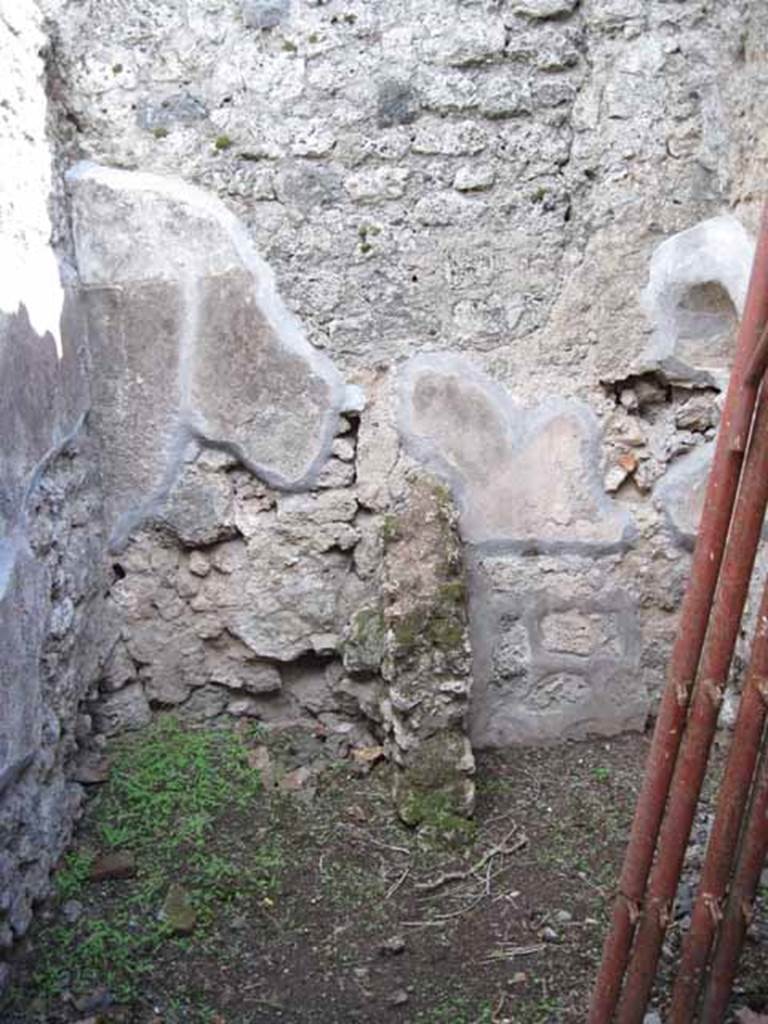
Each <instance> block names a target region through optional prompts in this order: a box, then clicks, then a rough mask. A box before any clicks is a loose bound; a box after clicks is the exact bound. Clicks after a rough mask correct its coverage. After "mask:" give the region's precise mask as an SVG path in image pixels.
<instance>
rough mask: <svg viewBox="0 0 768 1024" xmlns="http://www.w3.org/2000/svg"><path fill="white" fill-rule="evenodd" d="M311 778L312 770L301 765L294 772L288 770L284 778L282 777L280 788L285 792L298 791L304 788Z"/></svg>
mask: <svg viewBox="0 0 768 1024" xmlns="http://www.w3.org/2000/svg"><path fill="white" fill-rule="evenodd" d="M311 778H312V772H311V770H310V769H309V768H307V767H305V766H304V765H301V766H299V767H298V768H294V770H293V771H292V772H287V773H286V774H285V775H284V776H283V777H282V779H280V782H279V783H278V789H280V790H281V791H282V792H283V793H296V792H298V791H299V790H301V789H303V788H304V787H305V786H306V784H307V782H308V781H309V780H310V779H311Z"/></svg>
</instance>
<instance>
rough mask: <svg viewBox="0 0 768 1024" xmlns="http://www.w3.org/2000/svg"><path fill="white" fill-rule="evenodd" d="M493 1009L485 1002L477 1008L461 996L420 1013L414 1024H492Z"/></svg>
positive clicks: (446, 1000) (443, 1001)
mask: <svg viewBox="0 0 768 1024" xmlns="http://www.w3.org/2000/svg"><path fill="white" fill-rule="evenodd" d="M492 1021H493V1008H492V1007H491V1004H490V1003H489V1002H487V1001H484V1002H483V1003H481V1005H480V1006H477V1005H475V1004H473V1003H472V1002H470V1000H468V999H465V998H464V997H463V996H453V997H451V998H449V999H444V1000H442V1001H441V1002H440V1003H438V1004H437V1006H434V1007H432V1008H431V1009H429V1010H426V1011H424V1012H423V1013H420V1014H419V1015H418V1016H417V1017H416V1019H415V1020H414V1024H492Z"/></svg>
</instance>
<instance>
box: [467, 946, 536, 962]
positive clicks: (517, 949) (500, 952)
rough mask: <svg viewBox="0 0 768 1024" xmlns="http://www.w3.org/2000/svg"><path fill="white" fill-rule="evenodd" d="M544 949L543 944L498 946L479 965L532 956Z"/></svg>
mask: <svg viewBox="0 0 768 1024" xmlns="http://www.w3.org/2000/svg"><path fill="white" fill-rule="evenodd" d="M546 948H547V947H546V945H545V944H544V943H543V942H538V943H536V944H535V945H533V946H506V947H504V946H500V947H499V948H498V949H497V950H496V951H495V952H493V953H489V954H488V956H486V957H484V958H483V959H482V960H481V961H480V963H481V964H493V963H496V962H497V961H498V960H514V959H515V957H518V956H533V954H534V953H541V951H542V950H543V949H546Z"/></svg>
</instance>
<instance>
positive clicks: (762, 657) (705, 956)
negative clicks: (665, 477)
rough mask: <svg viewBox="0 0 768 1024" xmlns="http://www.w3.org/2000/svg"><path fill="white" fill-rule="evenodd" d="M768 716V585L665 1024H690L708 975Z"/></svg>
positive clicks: (761, 606) (759, 613) (764, 593)
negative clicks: (767, 714)
mask: <svg viewBox="0 0 768 1024" xmlns="http://www.w3.org/2000/svg"><path fill="white" fill-rule="evenodd" d="M767 711H768V585H766V587H765V589H764V591H763V599H762V602H761V604H760V611H759V612H758V617H757V628H756V631H755V639H754V641H753V644H752V655H751V658H750V663H749V672H748V675H747V681H746V683H745V685H744V690H743V692H742V695H741V700H740V702H739V712H738V715H737V718H736V724H735V726H734V730H733V736H732V738H731V745H730V750H729V752H728V761H727V764H726V767H725V774H724V776H723V781H722V783H721V785H720V791H719V794H718V800H717V812H716V814H715V821H714V824H713V826H712V834H711V835H710V838H709V843H708V845H707V853H706V856H705V859H704V865H703V867H702V871H701V881H700V883H699V890H698V893H697V896H696V902H695V904H694V908H693V914H692V915H691V925H690V928H689V930H688V934H687V935H686V937H685V941H684V943H683V950H682V955H681V960H680V967H679V968H678V973H677V977H676V979H675V984H674V987H673V990H672V1001H671V1004H670V1008H669V1012H668V1014H667V1024H690V1022H691V1021H692V1020H693V1018H694V1015H695V1012H696V1003H697V997H698V994H699V990H700V988H701V984H702V980H703V978H704V973H705V970H706V966H707V962H708V960H709V954H710V951H711V949H712V943H713V941H714V939H715V934H716V932H717V928H718V925H719V923H720V919H721V916H722V910H723V899H724V897H725V893H726V889H727V887H728V882H729V880H730V875H731V869H732V867H733V862H734V859H735V855H736V849H737V847H738V842H739V834H740V830H741V825H742V819H743V817H744V813H745V810H746V807H747V803H748V800H749V792H750V788H751V786H752V779H753V777H754V775H755V766H756V764H757V763H758V761H759V759H760V740H761V737H762V735H763V728H764V725H765V719H766V712H767Z"/></svg>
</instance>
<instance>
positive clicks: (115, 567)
mask: <svg viewBox="0 0 768 1024" xmlns="http://www.w3.org/2000/svg"><path fill="white" fill-rule="evenodd" d="M112 575H113V576H114V577H115V579H116V580H124V579H125V577H126V575H127V573H126V571H125V569H124V568H123V567H122V565H120V563H119V562H113V563H112Z"/></svg>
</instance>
